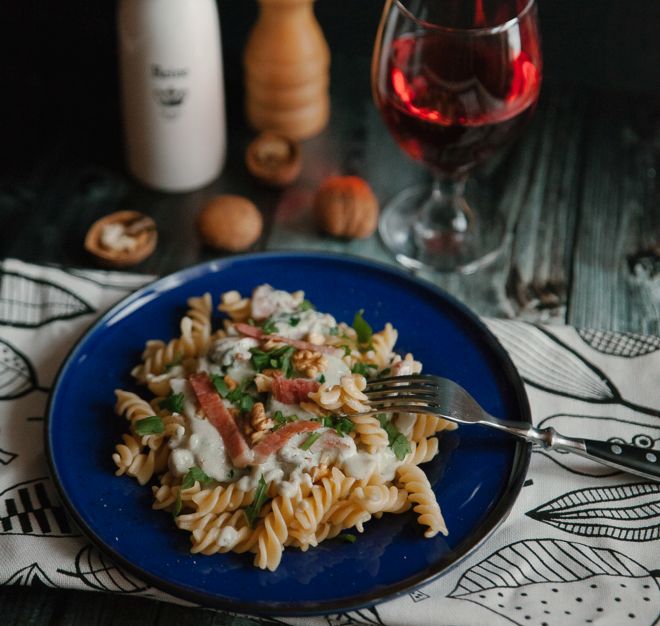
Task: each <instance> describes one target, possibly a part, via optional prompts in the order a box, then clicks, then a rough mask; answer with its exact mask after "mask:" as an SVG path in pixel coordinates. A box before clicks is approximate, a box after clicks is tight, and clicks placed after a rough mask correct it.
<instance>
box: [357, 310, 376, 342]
mask: <svg viewBox="0 0 660 626" xmlns="http://www.w3.org/2000/svg"><path fill="white" fill-rule="evenodd" d="M363 313H364V309H360V310H359V311H358V312H357V313H356V314H355V317H354V318H353V328H354V329H355V332H356V333H357V340H358V343H359V344H360V345H362V346H368V345H369V344H370V343H371V337H372V335H373V330H372V328H371V326H369V324H368V323H367V321H366V320H365V319H364V317H362V314H363Z"/></svg>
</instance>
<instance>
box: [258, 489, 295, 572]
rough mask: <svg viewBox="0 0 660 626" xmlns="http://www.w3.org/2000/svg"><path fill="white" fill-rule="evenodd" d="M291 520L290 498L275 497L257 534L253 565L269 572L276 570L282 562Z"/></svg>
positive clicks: (291, 505) (291, 506)
mask: <svg viewBox="0 0 660 626" xmlns="http://www.w3.org/2000/svg"><path fill="white" fill-rule="evenodd" d="M292 518H293V503H292V501H291V498H286V497H283V496H277V497H276V498H274V499H273V500H272V501H271V510H270V512H269V513H268V514H267V515H266V516H265V517H264V520H263V526H262V528H261V532H260V533H259V536H258V539H257V544H256V549H257V553H256V555H255V557H254V564H255V565H256V566H257V567H258V568H260V569H267V570H270V571H271V572H273V571H275V570H276V569H277V566H278V565H279V564H280V561H281V560H282V551H283V550H284V542H285V541H286V539H287V537H288V536H289V524H290V522H291V520H292Z"/></svg>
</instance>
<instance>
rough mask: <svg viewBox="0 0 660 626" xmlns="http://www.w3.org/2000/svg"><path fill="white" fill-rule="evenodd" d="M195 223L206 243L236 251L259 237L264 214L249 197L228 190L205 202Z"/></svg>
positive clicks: (246, 246)
mask: <svg viewBox="0 0 660 626" xmlns="http://www.w3.org/2000/svg"><path fill="white" fill-rule="evenodd" d="M197 227H198V229H199V234H200V235H201V237H202V240H203V241H204V243H206V244H207V245H209V246H211V247H213V248H219V249H222V250H229V251H230V252H239V251H241V250H245V249H247V248H249V247H250V246H251V245H252V244H253V243H254V242H255V241H257V239H259V237H260V236H261V231H262V229H263V218H262V217H261V213H259V209H257V207H256V205H255V204H254V203H253V202H252V201H250V200H248V199H247V198H244V197H243V196H234V195H229V194H227V195H221V196H216V197H214V198H212V199H211V200H210V201H209V202H208V203H207V204H206V206H205V207H204V208H203V209H202V211H201V213H200V214H199V220H198V222H197Z"/></svg>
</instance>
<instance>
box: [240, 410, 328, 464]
mask: <svg viewBox="0 0 660 626" xmlns="http://www.w3.org/2000/svg"><path fill="white" fill-rule="evenodd" d="M317 428H321V424H319V422H312V421H307V420H299V421H297V422H291V423H290V424H286V425H285V426H282V428H279V429H278V430H276V431H275V432H272V433H270V435H266V436H265V437H264V438H263V439H262V440H261V441H260V442H259V443H258V444H257V445H256V446H255V447H254V448H252V451H253V452H254V458H255V461H256V462H257V463H263V462H264V461H265V460H266V459H267V458H268V457H269V456H270V455H271V454H273V453H274V452H277V451H278V450H279V449H280V448H281V447H282V446H284V444H285V443H286V442H287V441H289V439H291V437H293V436H294V435H297V434H298V433H304V432H308V431H311V430H316V429H317Z"/></svg>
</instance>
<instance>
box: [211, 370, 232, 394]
mask: <svg viewBox="0 0 660 626" xmlns="http://www.w3.org/2000/svg"><path fill="white" fill-rule="evenodd" d="M211 382H212V383H213V386H214V387H215V390H216V391H217V392H218V393H219V394H220V395H221V396H222V397H223V398H226V397H227V396H228V395H229V387H228V386H227V383H226V382H225V379H224V378H223V377H222V376H218V375H217V374H214V375H213V376H211Z"/></svg>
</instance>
